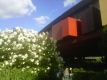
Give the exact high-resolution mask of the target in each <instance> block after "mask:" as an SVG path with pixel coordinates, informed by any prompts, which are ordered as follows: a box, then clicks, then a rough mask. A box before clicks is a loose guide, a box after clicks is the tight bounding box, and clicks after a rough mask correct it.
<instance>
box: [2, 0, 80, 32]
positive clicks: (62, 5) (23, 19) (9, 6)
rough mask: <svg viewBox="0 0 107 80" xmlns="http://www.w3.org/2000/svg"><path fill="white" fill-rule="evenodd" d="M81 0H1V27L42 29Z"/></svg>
mask: <svg viewBox="0 0 107 80" xmlns="http://www.w3.org/2000/svg"><path fill="white" fill-rule="evenodd" d="M79 1H80V0H0V29H1V30H4V29H5V28H8V29H13V28H14V27H18V26H20V27H23V28H26V29H33V30H35V31H38V32H39V31H40V30H41V29H43V28H44V27H45V26H46V25H48V24H49V23H50V22H52V21H53V20H54V19H56V18H57V17H58V16H60V15H61V14H62V13H64V12H65V11H67V10H68V9H69V8H71V7H72V6H74V5H75V4H77V3H78V2H79Z"/></svg>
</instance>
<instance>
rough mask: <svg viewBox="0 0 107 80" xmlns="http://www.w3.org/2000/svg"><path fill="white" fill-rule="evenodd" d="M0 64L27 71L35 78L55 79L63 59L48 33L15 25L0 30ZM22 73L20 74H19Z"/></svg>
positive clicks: (3, 66)
mask: <svg viewBox="0 0 107 80" xmlns="http://www.w3.org/2000/svg"><path fill="white" fill-rule="evenodd" d="M0 63H1V64H0V66H1V70H3V68H5V67H8V68H16V69H18V70H21V71H22V72H24V71H29V72H30V73H31V74H34V75H35V76H36V80H43V79H45V78H46V79H47V78H53V79H54V80H55V79H56V73H57V72H58V70H59V69H60V68H62V67H63V59H62V58H61V57H60V53H59V52H57V51H56V41H55V40H53V39H52V38H49V37H48V33H40V34H38V33H37V32H36V31H34V30H26V29H22V28H21V27H16V28H14V29H13V30H8V29H6V30H4V31H1V32H0ZM21 75H22V74H21Z"/></svg>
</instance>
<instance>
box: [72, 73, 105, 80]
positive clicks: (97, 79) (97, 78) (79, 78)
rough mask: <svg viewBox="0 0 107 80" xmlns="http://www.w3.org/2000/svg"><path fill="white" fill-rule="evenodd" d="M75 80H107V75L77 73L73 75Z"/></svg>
mask: <svg viewBox="0 0 107 80" xmlns="http://www.w3.org/2000/svg"><path fill="white" fill-rule="evenodd" d="M73 80H107V73H98V72H77V73H73Z"/></svg>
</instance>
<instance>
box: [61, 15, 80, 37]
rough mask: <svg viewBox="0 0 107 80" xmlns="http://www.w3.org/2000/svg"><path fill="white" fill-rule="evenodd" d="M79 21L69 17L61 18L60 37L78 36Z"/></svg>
mask: <svg viewBox="0 0 107 80" xmlns="http://www.w3.org/2000/svg"><path fill="white" fill-rule="evenodd" d="M80 27H81V26H80V21H79V20H77V19H74V18H71V17H68V18H66V19H64V20H62V37H66V36H76V37H77V36H78V35H79V34H80V31H81V30H80V29H81V28H80Z"/></svg>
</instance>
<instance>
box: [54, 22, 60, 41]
mask: <svg viewBox="0 0 107 80" xmlns="http://www.w3.org/2000/svg"><path fill="white" fill-rule="evenodd" d="M52 37H53V38H54V39H56V40H60V39H62V25H61V21H60V22H58V23H57V24H55V25H54V26H52Z"/></svg>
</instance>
